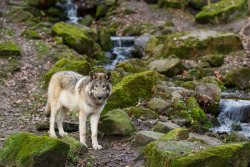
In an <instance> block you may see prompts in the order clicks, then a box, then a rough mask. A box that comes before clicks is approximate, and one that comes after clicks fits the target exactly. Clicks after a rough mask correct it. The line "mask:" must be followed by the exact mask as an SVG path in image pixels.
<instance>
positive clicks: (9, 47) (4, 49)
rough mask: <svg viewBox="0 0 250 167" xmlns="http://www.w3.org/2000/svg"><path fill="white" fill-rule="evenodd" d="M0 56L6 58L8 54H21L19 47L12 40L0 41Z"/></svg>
mask: <svg viewBox="0 0 250 167" xmlns="http://www.w3.org/2000/svg"><path fill="white" fill-rule="evenodd" d="M0 56H1V57H2V58H7V57H9V56H21V52H20V49H19V47H18V46H17V45H16V44H15V43H12V42H3V43H0Z"/></svg>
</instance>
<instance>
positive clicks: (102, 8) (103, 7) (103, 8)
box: [95, 4, 108, 19]
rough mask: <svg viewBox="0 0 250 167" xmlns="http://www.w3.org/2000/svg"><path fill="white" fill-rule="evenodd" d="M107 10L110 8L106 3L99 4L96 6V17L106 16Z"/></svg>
mask: <svg viewBox="0 0 250 167" xmlns="http://www.w3.org/2000/svg"><path fill="white" fill-rule="evenodd" d="M107 10H108V7H107V6H106V5H104V4H102V5H98V6H97V8H96V14H95V17H96V18H97V19H99V18H100V17H103V16H105V14H106V12H107Z"/></svg>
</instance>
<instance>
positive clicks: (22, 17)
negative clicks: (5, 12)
mask: <svg viewBox="0 0 250 167" xmlns="http://www.w3.org/2000/svg"><path fill="white" fill-rule="evenodd" d="M31 17H33V15H32V14H31V13H30V12H27V11H23V10H19V11H18V12H16V13H15V14H13V15H12V16H11V17H10V18H9V19H10V21H11V22H13V23H19V22H22V21H26V20H28V19H29V18H31Z"/></svg>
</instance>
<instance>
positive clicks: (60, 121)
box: [56, 107, 69, 137]
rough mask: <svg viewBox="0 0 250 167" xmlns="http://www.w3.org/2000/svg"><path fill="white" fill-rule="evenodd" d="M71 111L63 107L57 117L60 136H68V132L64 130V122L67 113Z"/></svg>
mask: <svg viewBox="0 0 250 167" xmlns="http://www.w3.org/2000/svg"><path fill="white" fill-rule="evenodd" d="M68 111H69V110H68V109H67V108H66V107H62V108H61V110H60V112H59V114H58V116H57V120H56V122H57V127H58V130H59V134H60V135H61V136H62V137H63V136H66V135H68V134H67V133H66V132H64V130H63V120H64V118H65V116H66V115H67V112H68Z"/></svg>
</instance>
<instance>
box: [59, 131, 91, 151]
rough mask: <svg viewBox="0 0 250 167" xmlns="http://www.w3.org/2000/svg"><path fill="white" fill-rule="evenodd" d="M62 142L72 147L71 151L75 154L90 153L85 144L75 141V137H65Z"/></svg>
mask: <svg viewBox="0 0 250 167" xmlns="http://www.w3.org/2000/svg"><path fill="white" fill-rule="evenodd" d="M62 140H63V141H64V142H65V143H67V144H68V145H70V151H71V152H73V153H74V154H79V153H81V154H84V153H86V152H88V147H87V146H86V145H84V144H82V143H81V142H80V141H78V140H76V139H74V138H73V137H70V136H69V135H65V136H63V138H62Z"/></svg>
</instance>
